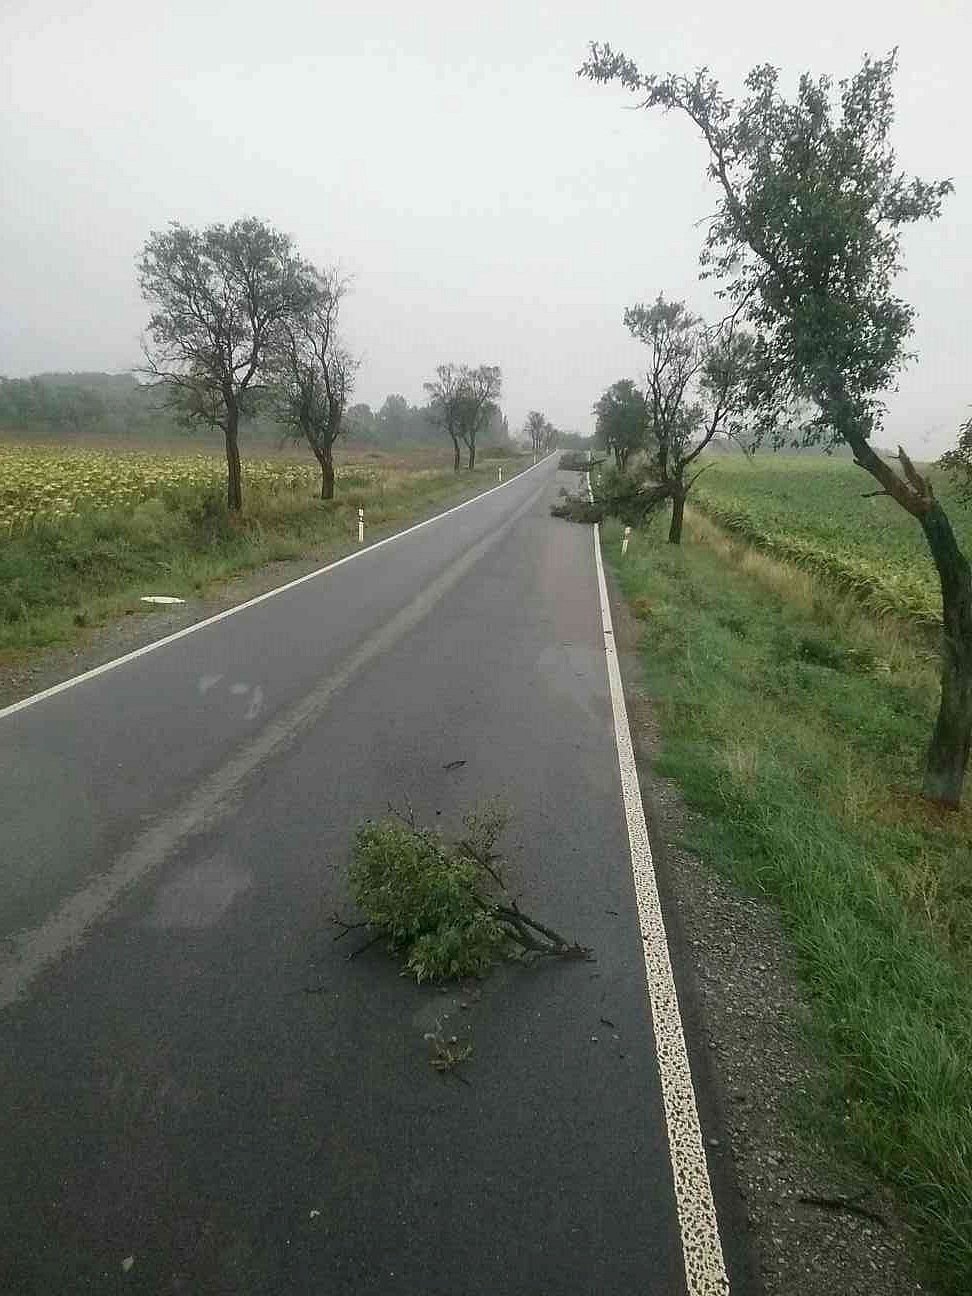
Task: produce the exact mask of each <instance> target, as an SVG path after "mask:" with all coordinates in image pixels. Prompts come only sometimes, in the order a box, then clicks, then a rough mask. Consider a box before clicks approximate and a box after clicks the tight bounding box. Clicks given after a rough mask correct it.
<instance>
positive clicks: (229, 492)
mask: <svg viewBox="0 0 972 1296" xmlns="http://www.w3.org/2000/svg"><path fill="white" fill-rule="evenodd" d="M239 430H240V412H239V410H238V409H237V408H236V404H235V402H227V406H226V426H225V428H224V433H225V436H226V503H227V506H228V507H229V510H230V512H231V513H240V512H242V510H243V468H242V465H241V464H240V442H239Z"/></svg>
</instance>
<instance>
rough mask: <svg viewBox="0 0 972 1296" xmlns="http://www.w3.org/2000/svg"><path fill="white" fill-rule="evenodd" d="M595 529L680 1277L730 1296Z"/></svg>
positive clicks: (693, 1293) (703, 1294) (703, 1295)
mask: <svg viewBox="0 0 972 1296" xmlns="http://www.w3.org/2000/svg"><path fill="white" fill-rule="evenodd" d="M592 530H593V532H594V561H595V564H596V566H597V588H598V594H599V596H600V601H601V623H602V628H603V632H604V653H605V656H606V658H607V670H608V682H609V684H610V688H611V706H612V709H613V712H614V736H615V741H616V743H617V749H618V764H619V766H620V769H621V789H622V793H623V796H624V814H625V819H626V820H627V825H628V840H629V842H630V844H631V869H632V872H633V874H634V884H635V893H636V896H637V901H638V918H639V921H640V924H641V934H642V941H643V945H644V952H645V977H646V980H647V983H648V999H649V1002H650V1004H651V1019H652V1024H653V1027H654V1032H655V1054H656V1056H657V1058H658V1072H659V1077H660V1080H661V1091H662V1101H663V1104H664V1108H665V1123H666V1126H667V1130H668V1149H669V1154H670V1156H671V1162H672V1175H673V1179H674V1183H675V1206H676V1210H677V1213H678V1223H679V1231H680V1234H681V1242H682V1255H683V1257H684V1261H685V1282H686V1286H687V1288H688V1292H689V1296H728V1292H729V1277H728V1274H727V1272H726V1265H725V1259H724V1257H723V1254H722V1241H721V1239H720V1237H719V1225H718V1221H717V1219H716V1211H715V1201H714V1199H713V1196H712V1184H711V1182H710V1180H709V1169H708V1165H707V1164H706V1159H705V1149H704V1147H703V1144H702V1126H701V1123H700V1121H699V1111H698V1106H697V1104H696V1101H695V1087H694V1085H693V1084H692V1073H691V1070H690V1068H689V1060H688V1053H687V1051H686V1048H685V1031H684V1029H683V1027H682V1018H681V1014H680V1012H679V1007H678V996H677V994H676V991H675V978H674V976H673V974H672V963H671V958H670V956H669V952H668V939H667V936H666V934H665V922H664V919H663V917H662V911H661V903H660V901H659V898H658V884H657V881H656V878H655V866H654V862H653V860H652V855H651V843H650V841H649V839H648V825H647V823H646V822H645V809H644V805H643V804H642V800H641V789H640V787H639V785H638V770H637V767H636V765H635V757H634V748H633V746H632V743H631V730H630V729H629V727H628V713H627V709H626V707H625V704H624V690H623V687H622V684H621V668H620V665H619V663H618V654H617V649H616V647H615V643H614V628H613V625H612V621H611V605H610V603H609V601H608V592H607V583H606V581H605V579H604V562H603V559H602V557H601V537H600V529H599V528H598V527H597V526H595V527H593V528H592Z"/></svg>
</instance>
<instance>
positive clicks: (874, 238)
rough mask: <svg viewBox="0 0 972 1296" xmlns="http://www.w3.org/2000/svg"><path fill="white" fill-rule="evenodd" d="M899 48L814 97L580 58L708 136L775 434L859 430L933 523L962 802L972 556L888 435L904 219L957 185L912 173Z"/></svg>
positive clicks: (844, 439)
mask: <svg viewBox="0 0 972 1296" xmlns="http://www.w3.org/2000/svg"><path fill="white" fill-rule="evenodd" d="M896 63H897V54H896V52H892V53H891V54H889V55H888V56H887V57H886V58H883V59H871V58H866V59H865V60H864V63H863V66H862V67H861V69H860V71H859V72H857V73H856V74H855V75H854V76H853V77H850V78H849V79H847V80H843V81H841V82H839V85H838V93H837V95H836V96H835V94H834V86H833V82H832V81H831V79H830V78H829V77H821V78H818V79H816V80H815V79H814V78H812V77H811V76H809V75H804V76H803V77H802V78H801V80H800V84H799V88H798V91H797V95H796V98H795V99H794V100H787V99H785V98H784V96H783V95H782V94H781V93H780V90H779V88H778V81H779V73H778V71H777V70H776V69H775V68H773V67H770V66H768V65H763V66H761V67H757V68H755V69H754V70H753V71H752V72H750V74H749V76H748V77H747V79H746V89H747V92H748V93H747V96H746V98H745V99H743V100H742V101H741V102H738V103H737V102H734V101H733V100H731V99H728V98H726V97H725V95H724V94H723V93H722V91H721V89H720V87H719V85H718V83H717V82H716V81H715V80H714V79H713V78H712V77H711V76H710V75H709V74H708V71H707V70H706V69H704V68H703V69H702V70H701V71H699V72H697V73H695V74H694V75H693V76H691V77H687V76H678V75H675V76H665V77H658V76H650V75H649V76H645V75H642V73H641V72H639V70H638V67H637V65H636V64H635V63H634V62H632V60H631V59H629V58H627V57H626V56H625V55H624V54H621V53H619V52H617V51H615V50H612V49H611V47H610V46H609V45H592V46H591V51H590V57H589V58H588V59H587V61H586V62H585V63H584V64H583V66H582V67H581V68H580V74H581V75H582V76H586V77H589V78H590V79H592V80H594V81H600V82H611V81H618V82H620V83H621V85H622V86H624V87H625V88H626V89H627V90H629V91H630V92H631V93H633V94H635V95H637V97H638V99H639V103H640V106H641V107H644V108H648V109H650V108H661V109H662V110H663V111H666V112H670V111H675V112H678V113H681V114H684V115H685V116H687V117H688V118H689V120H690V121H691V122H693V123H694V125H695V127H696V128H697V130H698V131H699V132H700V133H701V135H702V138H703V141H704V143H705V146H706V149H707V151H708V155H709V164H708V175H709V177H710V179H712V180H713V181H714V182H715V185H716V187H717V189H718V193H719V201H718V208H717V210H716V212H715V214H714V216H713V217H712V218H711V220H710V223H709V229H708V233H707V235H706V238H705V243H704V247H703V251H702V267H703V274H704V275H706V276H712V277H714V278H715V279H717V280H719V281H721V284H722V288H721V294H722V296H723V297H725V298H726V299H727V300H728V301H729V302H731V303H732V311H733V315H734V316H735V317H738V318H745V319H748V320H749V322H750V323H751V324H752V325H753V326H754V327H755V330H756V334H757V342H756V351H757V355H758V359H759V362H760V369H761V372H762V379H761V382H760V383H759V384H757V385H755V386H754V388H753V399H754V404H755V409H756V411H757V413H758V427H757V435H758V436H762V437H771V438H772V439H773V442H774V444H782V443H783V442H784V441H785V440H787V439H789V437H790V436H792V432H791V430H790V429H791V427H792V425H793V416H794V413H795V412H798V411H800V410H801V409H802V408H804V407H806V406H807V405H809V406H810V407H811V408H812V410H813V411H814V412H815V413H814V415H813V417H810V418H809V419H806V420H805V421H803V422H802V424H801V432H802V437H803V441H804V443H806V444H813V443H823V444H824V445H826V446H832V445H835V444H840V443H844V444H846V445H848V446H849V447H850V448H851V450H852V452H853V455H854V462H855V463H856V464H857V465H858V466H859V467H860V468H861V469H863V470H864V471H865V472H867V473H868V474H869V475H870V476H871V477H872V478H873V479H874V481H875V482H876V484H877V487H878V489H877V490H875V491H872V492H869V494H871V495H874V496H879V497H883V498H885V499H888V500H892V501H894V503H896V504H897V505H899V506H900V507H901V508H903V509H904V510H905V511H906V512H907V513H909V514H910V515H911V516H912V517H913V518H914V519H915V520H916V522H917V523H918V525H919V526H920V527H921V528H922V531H923V532H924V535H925V539H926V541H927V543H928V548H929V550H930V552H931V556H932V560H933V561H934V563H935V566H936V569H937V571H938V576H939V580H940V583H941V590H942V622H943V631H944V634H943V651H942V691H941V703H940V707H939V712H938V717H937V719H936V722H935V727H934V731H933V734H932V739H931V743H930V745H929V748H928V754H927V758H926V763H925V775H924V792H925V795H926V796H927V797H929V798H930V799H933V800H935V801H938V802H941V803H942V804H943V805H946V806H957V805H958V804H959V802H960V800H961V795H962V786H963V783H964V780H965V773H966V769H967V767H968V761H969V753H970V748H972V567H970V564H969V560H968V558H967V557H966V555H965V554H964V553H963V552H962V550H961V548H960V546H959V543H958V541H957V539H956V537H955V533H954V531H953V529H952V526H951V524H950V522H949V519H948V517H947V515H946V513H945V510H944V509H943V508H942V505H941V503H940V502H939V500H938V499H937V498H936V496H935V492H934V490H933V487H932V483H931V481H930V479H929V478H928V476H927V475H926V474H924V473H922V472H920V471H919V470H918V468H916V466H915V465H914V464H913V463H912V461H911V459H910V458H909V456H908V455H907V454H906V453H905V451H904V450H903V449H900V450H899V453H898V467H899V471H897V472H896V471H895V468H894V466H893V465H892V464H891V463H889V462H888V461H887V460H886V459H883V458H882V457H881V456H880V455H879V454H878V453H877V452H876V451H875V450H874V449H873V447H872V446H871V444H870V439H871V435H872V433H874V432H875V431H876V430H878V429H879V428H880V427H881V421H882V417H883V413H884V405H883V400H882V397H883V394H884V393H885V392H886V391H887V390H888V389H889V388H890V387H891V385H892V384H893V382H894V377H895V374H896V373H897V372H898V371H899V370H900V369H901V367H902V366H903V364H904V363H905V362H906V360H907V359H908V358H909V357H908V353H907V351H906V350H905V343H906V341H907V338H908V336H909V335H910V334H911V332H912V330H913V323H914V310H913V308H912V307H911V306H909V305H908V304H907V303H906V302H904V301H903V300H902V299H901V298H899V297H897V296H895V295H894V293H893V291H892V283H893V280H894V277H895V275H896V274H897V272H898V270H899V269H900V265H901V229H902V226H904V225H907V224H911V223H914V222H916V221H920V220H934V219H935V218H937V217H938V216H939V215H940V212H941V206H942V202H943V200H944V198H945V197H946V196H947V195H948V194H949V193H950V192H951V190H952V185H951V182H950V181H948V180H938V181H932V182H928V181H924V180H919V179H915V178H911V177H908V176H906V175H904V174H902V173H901V172H899V171H898V170H897V169H896V161H895V155H894V150H893V149H892V147H891V143H890V132H891V127H892V124H893V118H894V94H893V89H892V80H893V76H894V72H895V68H896Z"/></svg>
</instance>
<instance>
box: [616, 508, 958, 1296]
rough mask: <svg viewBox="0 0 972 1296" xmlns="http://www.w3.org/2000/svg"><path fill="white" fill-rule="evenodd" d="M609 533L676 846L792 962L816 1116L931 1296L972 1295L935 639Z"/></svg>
mask: <svg viewBox="0 0 972 1296" xmlns="http://www.w3.org/2000/svg"><path fill="white" fill-rule="evenodd" d="M603 538H604V547H605V553H606V555H607V557H608V559H609V561H610V562H611V563H612V564H613V566H614V568H615V570H616V572H617V575H618V579H619V581H620V584H621V588H622V590H623V592H624V594H625V595H626V597H627V598H628V599H629V601H630V603H631V606H632V608H633V610H634V612H635V614H636V615H637V616H638V617H639V618H640V619H641V621H642V622H643V625H644V636H643V643H642V661H643V670H644V678H645V682H646V685H647V688H648V691H649V692H650V694H651V695H652V697H653V698H654V702H655V706H656V708H657V714H658V717H659V722H660V724H661V728H662V734H663V744H664V745H663V756H662V758H661V760H660V762H659V770H660V772H661V773H663V774H665V775H668V776H670V777H673V778H674V779H676V780H677V782H678V783H679V785H680V786H681V789H682V792H683V795H684V797H685V799H686V802H687V803H688V804H689V806H690V807H691V808H692V809H693V810H694V811H696V812H697V816H696V817H695V818H694V820H693V822H694V823H695V827H694V828H693V830H692V831H693V838H692V841H691V843H689V844H690V845H691V846H692V847H693V848H694V849H696V850H698V851H699V852H700V853H704V855H705V857H706V858H707V859H710V860H712V861H714V862H715V863H716V864H717V866H718V867H719V868H720V869H722V870H723V871H725V872H727V873H728V874H730V875H731V876H732V877H733V878H734V879H736V880H737V881H739V882H740V883H742V884H743V885H744V886H746V887H748V888H750V889H751V890H755V891H757V892H760V893H762V894H764V895H765V896H768V897H770V898H771V899H772V900H773V901H774V902H775V903H776V904H777V905H778V907H779V909H780V910H781V912H782V915H783V918H784V921H785V923H786V926H787V929H788V932H789V935H790V938H791V940H792V942H793V944H794V946H795V949H796V951H797V955H798V959H799V966H800V969H801V975H802V976H803V978H804V980H805V983H806V985H807V987H808V990H809V993H810V996H811V999H812V1002H813V1004H814V1007H815V1013H816V1019H817V1022H818V1025H819V1030H820V1035H821V1039H822V1040H823V1042H824V1047H825V1049H826V1053H827V1056H828V1060H829V1064H830V1077H831V1094H830V1101H829V1102H828V1107H827V1110H822V1111H820V1112H819V1113H818V1117H819V1119H821V1120H822V1121H826V1123H827V1124H828V1126H830V1127H831V1128H832V1129H833V1130H834V1131H835V1132H836V1133H837V1134H838V1136H839V1138H840V1140H841V1141H842V1142H843V1143H844V1145H845V1146H846V1148H847V1149H848V1150H849V1151H850V1152H851V1153H852V1154H853V1155H855V1156H856V1157H857V1158H859V1159H860V1160H862V1161H863V1162H865V1163H866V1164H867V1165H868V1166H870V1167H871V1168H872V1169H873V1170H875V1171H876V1172H877V1173H878V1174H879V1175H880V1176H881V1177H882V1178H883V1179H884V1180H885V1181H886V1182H888V1183H890V1184H891V1185H892V1186H893V1187H894V1188H895V1189H896V1191H897V1193H898V1195H899V1198H900V1200H901V1201H902V1203H903V1205H904V1207H905V1209H906V1211H907V1213H908V1214H909V1216H910V1218H911V1220H912V1221H913V1223H914V1224H915V1225H916V1227H917V1228H918V1230H919V1233H920V1235H921V1239H922V1242H923V1244H924V1254H925V1256H926V1258H927V1260H928V1262H929V1267H930V1269H931V1270H932V1271H933V1274H934V1277H935V1280H936V1281H937V1282H938V1284H939V1285H940V1287H941V1288H942V1290H944V1291H947V1292H949V1293H960V1292H962V1293H966V1292H969V1291H972V970H970V968H972V963H970V955H972V845H970V843H972V811H970V810H969V808H968V806H966V808H965V809H964V810H962V811H961V812H959V813H957V814H949V813H946V812H943V811H940V810H937V809H935V808H933V807H931V806H929V805H927V804H925V803H924V802H922V801H921V800H920V798H919V797H918V796H917V794H916V788H917V786H918V772H919V767H920V763H921V758H922V755H923V751H924V746H925V743H926V742H927V739H928V736H929V733H930V730H931V724H932V719H933V716H934V707H935V703H936V672H935V663H934V659H933V657H932V656H931V654H929V651H928V648H927V643H926V642H923V641H922V638H921V637H920V636H916V637H915V638H914V639H911V638H909V637H908V635H907V633H906V632H903V631H902V630H901V628H900V627H898V626H894V625H893V624H891V623H889V625H888V627H884V626H882V625H881V624H880V623H875V622H873V621H868V620H867V619H866V618H865V617H864V616H863V615H862V614H861V612H860V609H859V608H857V609H855V608H853V607H851V606H850V605H849V603H848V602H846V601H844V600H842V599H841V597H840V595H839V594H838V593H836V592H832V591H829V590H827V589H826V588H825V587H824V586H822V585H820V584H815V583H814V582H813V581H812V580H811V579H810V578H808V577H807V575H806V573H803V572H797V573H793V574H792V579H789V578H788V575H787V572H786V569H785V567H784V566H782V565H780V564H775V563H772V562H771V561H770V560H769V559H767V558H766V556H765V555H755V556H754V555H752V554H751V553H747V552H746V551H745V549H744V548H743V547H742V546H738V545H733V544H731V543H720V542H719V540H718V535H717V534H715V533H711V532H710V533H708V534H706V533H705V530H704V527H702V529H701V530H700V529H699V527H698V525H697V526H696V530H695V532H694V534H692V535H690V536H689V537H688V540H689V542H688V543H686V544H684V545H683V546H681V547H680V548H676V547H674V546H670V545H668V544H666V543H664V531H663V524H662V523H661V522H660V521H656V523H655V524H654V525H652V526H650V527H649V528H647V529H646V530H645V531H642V532H639V533H637V534H636V535H635V536H634V537H633V538H632V543H631V545H630V547H629V549H628V553H627V555H626V557H625V558H624V559H623V560H622V559H621V556H620V538H621V529H620V526H619V525H618V524H615V523H610V524H608V525H606V526H605V527H604V529H603ZM706 541H708V543H707V542H706Z"/></svg>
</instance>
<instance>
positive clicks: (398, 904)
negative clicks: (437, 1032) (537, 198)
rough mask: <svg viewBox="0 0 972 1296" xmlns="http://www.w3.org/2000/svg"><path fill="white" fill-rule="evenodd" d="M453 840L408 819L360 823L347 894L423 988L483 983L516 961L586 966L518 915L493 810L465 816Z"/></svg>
mask: <svg viewBox="0 0 972 1296" xmlns="http://www.w3.org/2000/svg"><path fill="white" fill-rule="evenodd" d="M463 826H464V828H465V835H464V836H463V837H462V838H461V839H460V840H458V841H449V840H448V839H447V838H446V837H444V836H443V835H442V834H441V833H439V832H438V831H436V830H435V829H430V828H421V827H418V826H417V825H416V824H415V822H414V820H413V819H412V817H411V816H409V818H408V819H404V820H403V819H384V820H382V821H380V822H378V823H371V822H368V823H364V824H362V825H361V826H360V827H359V828H358V830H357V832H356V834H355V839H354V854H353V859H352V864H351V874H350V882H351V892H352V895H353V897H354V899H355V902H356V903H357V904H358V905H359V906H360V908H361V910H362V911H363V913H364V914H365V917H366V919H367V923H368V926H369V927H370V928H372V929H373V930H374V931H375V933H376V934H378V935H380V936H383V937H384V938H385V939H386V942H387V945H388V948H389V950H390V951H391V952H392V953H395V954H398V955H400V956H401V957H402V958H403V960H404V964H403V972H404V973H407V974H409V975H411V976H414V977H415V979H416V980H417V981H419V982H422V981H445V980H452V979H456V978H460V977H465V976H482V975H483V974H484V973H485V972H487V971H488V970H489V968H490V967H491V966H492V965H493V964H494V963H496V962H498V961H499V960H501V959H504V958H508V957H510V956H511V955H514V954H517V953H519V954H537V955H557V956H559V957H563V958H571V957H572V958H586V957H588V956H589V951H588V950H587V949H585V948H584V947H582V946H580V945H577V944H576V943H574V942H570V941H567V940H566V939H565V938H564V937H562V936H560V935H559V934H558V933H557V932H555V931H553V930H552V929H551V928H549V927H545V926H544V925H543V924H542V923H538V922H536V920H534V919H532V918H530V917H528V916H527V915H526V914H524V913H523V912H522V910H521V909H520V908H519V905H518V904H517V902H516V900H514V899H512V898H511V897H510V896H509V894H508V892H507V891H506V887H505V884H504V881H503V877H502V873H501V861H500V856H499V855H498V854H497V852H496V851H495V849H494V848H495V845H496V841H497V838H498V837H499V835H500V833H501V832H502V830H503V828H504V827H505V826H506V816H505V815H504V814H503V813H502V811H500V810H499V809H498V808H497V807H496V806H495V805H487V806H486V807H485V808H484V809H482V810H480V811H478V812H476V813H473V814H470V815H467V816H466V818H465V819H464V820H463Z"/></svg>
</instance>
